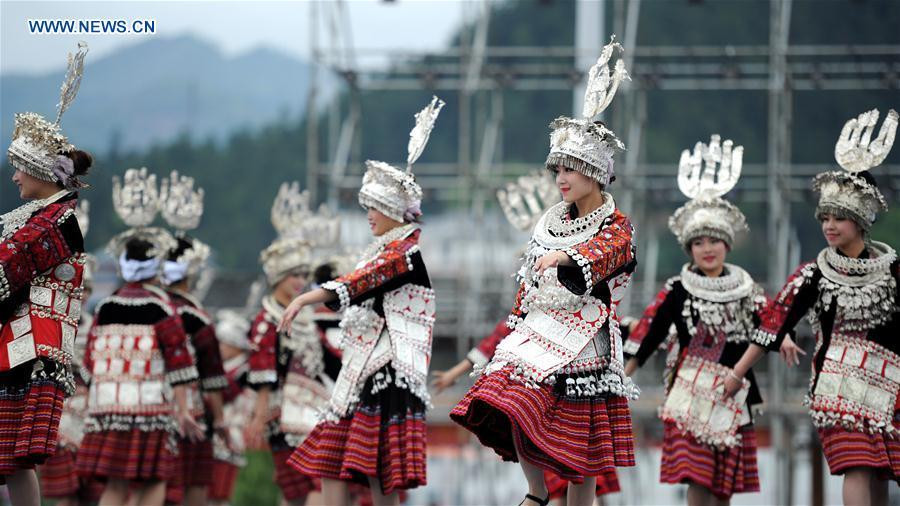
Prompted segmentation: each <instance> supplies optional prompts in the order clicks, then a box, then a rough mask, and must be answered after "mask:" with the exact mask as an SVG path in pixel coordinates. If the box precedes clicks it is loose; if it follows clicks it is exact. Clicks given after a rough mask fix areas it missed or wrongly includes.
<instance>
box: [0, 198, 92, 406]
mask: <svg viewBox="0 0 900 506" xmlns="http://www.w3.org/2000/svg"><path fill="white" fill-rule="evenodd" d="M77 198H78V195H77V193H74V192H67V191H61V192H59V193H57V194H56V195H54V196H52V197H50V198H48V199H45V200H36V201H32V202H29V203H27V204H25V205H23V206H21V207H19V208H17V209H15V210H13V211H11V212H9V213H7V214H5V215H3V216H2V217H0V219H2V221H3V223H2V225H3V231H2V235H0V238H2V242H0V323H2V328H0V373H2V372H4V371H9V370H10V369H12V368H15V367H17V366H21V365H23V364H26V363H30V362H32V361H33V360H35V359H37V358H39V357H40V358H43V359H47V360H50V361H52V362H55V363H57V364H59V367H55V368H52V370H53V373H52V375H51V377H52V379H55V380H57V381H58V382H60V383H61V384H62V385H63V387H65V388H66V389H67V390H68V391H69V393H71V392H72V391H73V389H74V383H73V378H72V374H71V372H70V368H69V363H70V361H71V359H72V353H73V352H74V345H75V334H76V329H77V327H78V321H79V318H80V316H81V296H82V288H81V285H82V275H83V271H84V262H85V256H84V239H83V238H82V235H81V230H80V229H79V228H78V222H77V220H76V218H75V212H74V208H75V204H76V202H77Z"/></svg>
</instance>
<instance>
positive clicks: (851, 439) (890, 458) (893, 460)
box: [819, 411, 900, 483]
mask: <svg viewBox="0 0 900 506" xmlns="http://www.w3.org/2000/svg"><path fill="white" fill-rule="evenodd" d="M898 419H900V411H897V412H895V413H894V425H895V426H897V425H898V422H897V420H898ZM898 430H900V427H898ZM819 439H820V440H821V441H822V450H823V452H824V453H825V460H826V461H827V462H828V469H829V470H830V471H831V474H843V473H844V471H846V470H847V469H850V468H851V467H869V468H873V469H875V474H876V476H877V477H878V478H879V479H881V480H892V481H896V482H897V483H900V438H898V437H897V436H894V437H890V436H886V435H885V434H884V433H883V432H882V433H878V434H869V433H866V432H850V431H848V430H847V429H844V428H841V427H831V428H828V429H819Z"/></svg>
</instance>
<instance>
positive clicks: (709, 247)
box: [691, 236, 728, 275]
mask: <svg viewBox="0 0 900 506" xmlns="http://www.w3.org/2000/svg"><path fill="white" fill-rule="evenodd" d="M727 253H728V246H727V245H726V244H725V241H723V240H722V239H716V238H714V237H707V236H703V237H698V238H696V239H694V240H693V241H691V257H692V258H693V259H694V265H696V266H697V267H699V268H700V270H701V271H703V272H704V273H705V274H707V275H710V274H717V273H719V272H721V270H722V266H724V265H725V255H726V254H727Z"/></svg>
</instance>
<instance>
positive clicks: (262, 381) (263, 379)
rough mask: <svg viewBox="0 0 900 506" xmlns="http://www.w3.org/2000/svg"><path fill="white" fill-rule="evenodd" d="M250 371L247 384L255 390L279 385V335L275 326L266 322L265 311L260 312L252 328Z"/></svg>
mask: <svg viewBox="0 0 900 506" xmlns="http://www.w3.org/2000/svg"><path fill="white" fill-rule="evenodd" d="M250 346H251V351H250V359H249V364H250V371H249V372H248V373H247V383H248V384H249V385H250V386H251V387H253V388H259V387H263V386H274V385H277V384H278V372H277V370H276V369H275V364H276V360H277V356H276V353H277V350H276V348H277V346H278V334H277V333H276V331H275V325H274V324H273V323H271V322H269V321H267V320H266V313H265V310H262V311H260V312H259V314H258V315H257V316H256V319H254V320H253V325H252V326H251V327H250Z"/></svg>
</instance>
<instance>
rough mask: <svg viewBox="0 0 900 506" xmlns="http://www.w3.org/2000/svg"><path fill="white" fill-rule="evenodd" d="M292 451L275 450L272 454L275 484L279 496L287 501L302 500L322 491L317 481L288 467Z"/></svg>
mask: <svg viewBox="0 0 900 506" xmlns="http://www.w3.org/2000/svg"><path fill="white" fill-rule="evenodd" d="M292 453H294V450H292V449H284V450H276V451H273V452H272V462H273V463H274V464H275V484H276V485H278V488H280V489H281V495H283V496H284V498H285V499H287V500H288V501H294V500H297V499H302V498H304V497H306V496H307V495H309V494H310V493H311V492H313V491H315V490H322V485H321V483H319V480H317V479H315V478H313V477H311V476H308V475H305V474H301V473H298V472H297V471H296V470H295V469H294V468H293V467H291V466H290V464H289V463H288V460H289V459H290V458H291V454H292Z"/></svg>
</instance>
